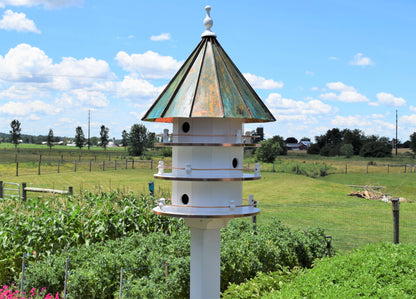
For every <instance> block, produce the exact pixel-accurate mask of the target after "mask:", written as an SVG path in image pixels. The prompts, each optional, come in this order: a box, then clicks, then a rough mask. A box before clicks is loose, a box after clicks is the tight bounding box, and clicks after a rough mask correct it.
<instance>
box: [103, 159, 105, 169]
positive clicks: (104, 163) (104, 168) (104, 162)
mask: <svg viewBox="0 0 416 299" xmlns="http://www.w3.org/2000/svg"><path fill="white" fill-rule="evenodd" d="M104 170H105V160H103V171H104Z"/></svg>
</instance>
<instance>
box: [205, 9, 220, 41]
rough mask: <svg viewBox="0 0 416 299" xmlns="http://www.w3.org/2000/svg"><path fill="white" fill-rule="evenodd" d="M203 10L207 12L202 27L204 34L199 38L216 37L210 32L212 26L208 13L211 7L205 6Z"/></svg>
mask: <svg viewBox="0 0 416 299" xmlns="http://www.w3.org/2000/svg"><path fill="white" fill-rule="evenodd" d="M205 10H206V12H207V15H206V17H205V19H204V26H205V29H206V30H205V32H204V33H202V35H201V37H206V36H214V37H216V36H217V35H216V34H215V33H214V32H212V31H211V27H212V25H213V23H214V22H213V21H212V19H211V15H210V11H211V6H209V5H207V6H205Z"/></svg>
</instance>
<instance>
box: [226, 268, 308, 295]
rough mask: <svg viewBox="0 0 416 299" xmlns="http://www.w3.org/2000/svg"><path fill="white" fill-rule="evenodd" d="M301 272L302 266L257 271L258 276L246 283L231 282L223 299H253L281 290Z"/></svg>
mask: <svg viewBox="0 0 416 299" xmlns="http://www.w3.org/2000/svg"><path fill="white" fill-rule="evenodd" d="M299 273H301V270H300V268H297V267H296V268H294V269H292V270H289V269H288V268H282V269H281V270H277V271H275V272H271V273H263V272H259V273H257V275H256V277H254V278H253V279H250V280H249V281H247V282H246V283H242V284H235V283H233V284H231V285H230V286H229V287H228V289H227V290H226V291H225V292H224V293H222V296H221V297H222V298H223V299H235V298H240V299H243V298H245V299H251V298H260V297H262V296H263V295H266V294H268V295H270V294H274V293H275V292H276V291H279V290H280V289H281V288H282V286H284V285H285V284H287V283H289V282H290V281H292V280H293V279H294V278H295V277H296V276H297V275H299Z"/></svg>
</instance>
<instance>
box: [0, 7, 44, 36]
mask: <svg viewBox="0 0 416 299" xmlns="http://www.w3.org/2000/svg"><path fill="white" fill-rule="evenodd" d="M0 29H4V30H14V31H19V32H34V33H40V30H39V29H38V28H36V25H35V22H33V21H32V20H30V19H28V18H26V15H25V14H24V13H18V12H13V11H11V10H10V9H8V10H6V11H5V12H4V14H3V18H2V19H1V20H0Z"/></svg>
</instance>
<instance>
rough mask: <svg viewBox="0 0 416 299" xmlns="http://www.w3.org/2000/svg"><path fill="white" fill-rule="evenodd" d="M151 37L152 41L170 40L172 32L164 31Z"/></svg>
mask: <svg viewBox="0 0 416 299" xmlns="http://www.w3.org/2000/svg"><path fill="white" fill-rule="evenodd" d="M150 39H151V40H152V41H155V42H159V41H165V40H170V33H162V34H159V35H152V36H151V37H150Z"/></svg>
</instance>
